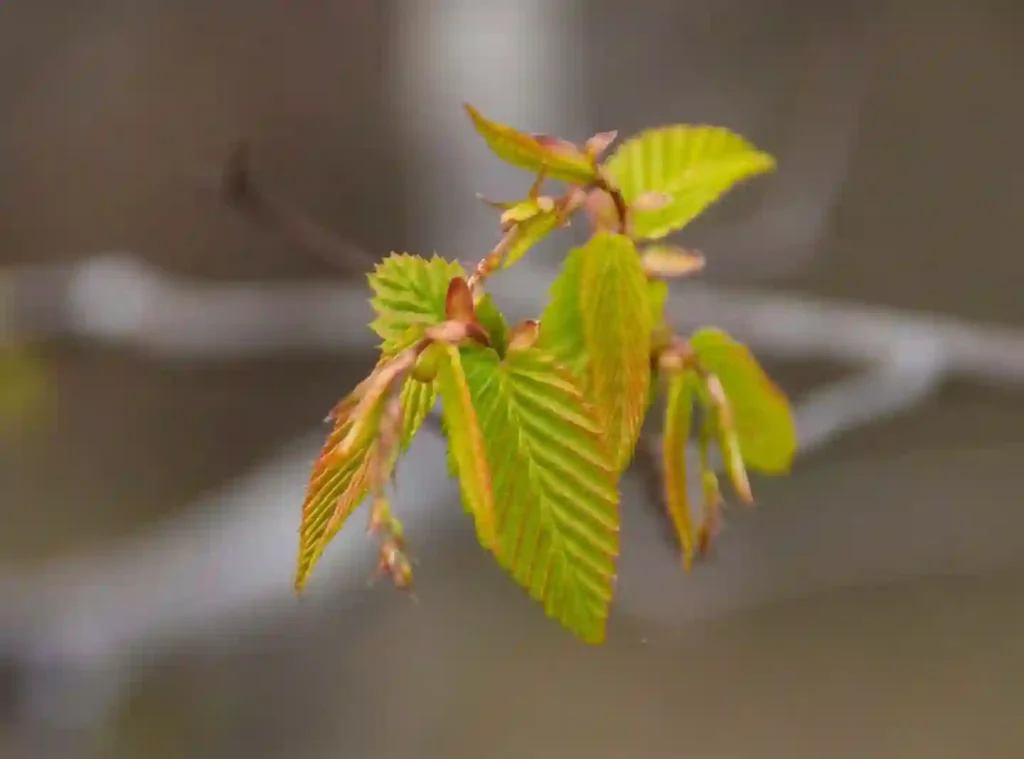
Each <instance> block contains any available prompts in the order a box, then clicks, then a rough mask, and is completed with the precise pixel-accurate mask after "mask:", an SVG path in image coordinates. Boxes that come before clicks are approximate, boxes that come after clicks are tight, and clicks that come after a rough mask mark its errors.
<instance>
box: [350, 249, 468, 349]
mask: <svg viewBox="0 0 1024 759" xmlns="http://www.w3.org/2000/svg"><path fill="white" fill-rule="evenodd" d="M461 276H465V272H464V271H463V269H462V266H460V265H459V264H458V262H455V261H446V260H444V259H443V258H440V257H438V256H434V257H433V258H431V259H429V260H428V259H426V258H420V257H419V256H412V255H409V254H407V253H392V254H391V255H390V256H388V257H387V258H385V259H384V260H383V261H381V262H380V263H379V264H377V266H376V268H375V269H374V271H373V273H371V274H370V275H369V280H370V288H371V289H372V290H373V293H374V295H373V298H372V299H371V301H370V305H372V306H373V310H374V312H375V313H376V314H377V318H376V319H374V320H373V322H372V323H371V324H370V327H371V328H372V329H373V331H374V332H376V333H377V334H378V335H379V336H380V337H381V339H382V340H383V341H384V342H383V344H382V345H381V352H382V353H384V354H385V355H394V354H396V353H398V352H400V351H402V350H404V349H405V348H408V347H409V346H411V345H413V344H415V342H416V340H418V339H419V337H421V336H422V332H420V331H419V330H420V329H422V328H425V327H427V326H430V325H433V324H440V323H441V322H443V321H444V320H445V296H446V295H447V293H448V283H449V281H451V279H452V277H461Z"/></svg>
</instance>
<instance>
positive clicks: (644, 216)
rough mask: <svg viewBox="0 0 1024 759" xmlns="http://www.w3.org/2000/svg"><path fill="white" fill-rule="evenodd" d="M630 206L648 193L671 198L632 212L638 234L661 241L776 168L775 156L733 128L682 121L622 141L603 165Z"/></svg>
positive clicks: (640, 236) (635, 230)
mask: <svg viewBox="0 0 1024 759" xmlns="http://www.w3.org/2000/svg"><path fill="white" fill-rule="evenodd" d="M603 168H604V172H605V174H606V176H607V177H608V178H609V179H610V180H611V181H612V183H613V184H614V185H615V186H616V187H618V188H619V190H620V191H621V192H622V195H623V197H624V198H625V200H626V203H627V205H628V204H630V203H632V202H633V201H635V200H637V199H638V198H640V197H641V196H642V195H644V194H645V193H652V192H657V193H662V194H665V195H668V196H669V197H670V198H671V201H670V202H669V203H668V204H666V205H665V206H663V207H662V208H659V209H657V210H641V209H633V210H632V223H633V233H634V235H635V236H636V237H638V238H645V239H657V238H660V237H664V236H665V235H667V234H669V233H671V232H674V231H675V230H677V229H682V228H683V227H684V226H686V225H687V224H689V223H690V222H691V221H692V220H693V219H694V218H695V217H696V216H698V215H699V214H700V213H701V212H703V211H704V210H705V209H706V208H707V207H708V206H710V205H711V204H712V203H714V202H715V201H716V200H718V198H719V197H721V196H722V195H723V194H724V193H725V192H726V191H727V190H729V189H730V188H731V187H732V186H733V185H735V184H736V183H738V182H740V181H742V180H744V179H748V178H750V177H752V176H755V175H757V174H762V173H764V172H767V171H771V170H773V169H774V168H775V159H774V158H772V157H771V156H770V155H768V154H767V153H763V152H761V151H760V150H758V149H757V148H755V147H754V146H753V145H751V144H750V143H749V142H747V141H746V140H745V139H743V138H742V137H740V136H739V135H738V134H735V133H733V132H731V131H729V130H728V129H722V128H719V127H709V126H687V125H684V124H678V125H675V126H667V127H662V128H660V129H652V130H650V131H647V132H643V133H641V134H639V135H637V136H636V137H633V138H632V139H630V140H627V141H626V142H624V143H622V144H621V145H620V146H619V148H618V149H617V150H616V151H615V153H613V154H612V156H611V157H610V158H609V159H608V161H607V162H606V163H605V164H604V167H603Z"/></svg>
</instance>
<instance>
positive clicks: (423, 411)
mask: <svg viewBox="0 0 1024 759" xmlns="http://www.w3.org/2000/svg"><path fill="white" fill-rule="evenodd" d="M436 403H437V383H435V382H420V381H418V380H416V379H414V378H412V377H408V378H407V379H406V380H405V381H404V382H403V383H402V448H403V450H404V449H405V448H408V447H409V444H410V443H412V439H413V437H414V436H415V435H416V433H417V432H418V431H419V428H420V427H421V426H423V422H424V420H425V419H426V418H427V415H428V414H429V413H430V412H431V410H432V409H433V408H434V404H436Z"/></svg>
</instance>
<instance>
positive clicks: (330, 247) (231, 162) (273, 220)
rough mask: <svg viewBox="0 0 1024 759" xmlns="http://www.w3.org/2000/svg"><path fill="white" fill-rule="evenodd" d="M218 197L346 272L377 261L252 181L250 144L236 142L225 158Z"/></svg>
mask: <svg viewBox="0 0 1024 759" xmlns="http://www.w3.org/2000/svg"><path fill="white" fill-rule="evenodd" d="M221 197H222V198H223V199H224V202H225V203H227V205H228V206H229V207H230V208H233V209H234V210H236V211H238V212H239V213H241V214H243V215H244V216H245V217H246V218H248V219H249V220H250V221H253V222H256V223H258V224H261V225H262V226H263V227H264V228H265V229H268V230H269V231H272V232H274V233H275V234H277V235H279V236H281V237H283V238H284V239H285V240H287V241H288V242H290V243H292V244H294V245H295V246H296V247H297V248H299V249H301V250H303V251H305V252H306V253H310V254H312V255H314V256H316V257H317V258H319V259H320V260H322V261H324V262H326V263H328V264H330V265H331V266H335V267H337V268H338V269H340V270H341V271H343V272H345V273H346V274H362V273H364V272H366V271H367V270H368V269H370V268H372V267H373V266H374V265H375V264H376V263H377V259H376V258H375V257H374V256H373V255H371V254H370V253H369V252H367V251H366V250H364V249H362V248H360V247H359V246H358V245H353V244H352V243H349V242H346V241H345V240H342V239H341V238H340V237H338V236H337V235H336V234H335V233H334V232H332V231H331V230H329V229H328V228H327V227H325V226H323V225H322V224H320V223H318V222H316V221H314V220H313V219H312V218H310V217H309V215H308V214H306V213H305V212H304V211H303V210H301V209H300V208H298V207H297V206H295V205H293V204H292V203H291V202H290V201H289V200H287V199H286V198H284V197H283V196H281V195H278V194H277V193H275V192H273V191H271V190H268V189H267V188H266V187H263V186H261V185H258V184H257V183H256V182H254V181H253V177H252V170H251V168H250V161H249V145H248V143H246V142H244V141H242V142H239V143H238V144H237V145H236V146H235V148H234V149H233V150H232V151H231V154H230V155H229V156H228V158H227V161H226V162H225V165H224V172H223V174H222V176H221Z"/></svg>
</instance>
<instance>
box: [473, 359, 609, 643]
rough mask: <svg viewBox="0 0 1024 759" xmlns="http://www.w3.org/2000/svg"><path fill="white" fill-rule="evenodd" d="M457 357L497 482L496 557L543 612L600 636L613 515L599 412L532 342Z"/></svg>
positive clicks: (595, 639) (593, 638) (583, 633)
mask: <svg viewBox="0 0 1024 759" xmlns="http://www.w3.org/2000/svg"><path fill="white" fill-rule="evenodd" d="M462 358H463V366H464V368H465V372H466V380H467V384H468V387H469V390H470V393H471V396H472V402H473V406H474V407H475V408H476V411H477V414H478V416H479V420H480V427H481V430H482V432H483V436H482V439H483V442H484V446H485V449H486V460H487V465H488V467H489V468H490V471H491V479H492V482H493V485H494V491H493V492H494V499H495V505H496V509H497V517H498V535H499V541H500V546H501V550H500V552H499V553H498V561H499V562H500V563H501V564H502V566H504V567H505V568H506V569H507V570H508V571H509V572H510V573H511V574H512V576H513V577H514V578H515V580H516V581H517V582H518V583H519V584H520V585H521V586H523V587H524V588H525V589H526V590H527V591H528V592H529V594H530V595H531V596H532V597H533V598H534V599H536V600H537V601H539V602H541V603H542V604H543V605H544V609H545V611H546V613H547V614H548V615H549V616H551V617H552V618H554V619H556V620H558V621H559V622H560V623H561V624H562V625H564V626H565V627H566V628H568V629H569V630H571V631H573V632H574V633H575V634H576V635H578V636H579V637H580V638H582V639H583V640H584V641H587V642H589V643H600V642H602V641H603V640H604V635H605V624H606V620H607V617H608V610H609V607H610V605H611V600H612V595H613V590H614V587H613V586H614V577H615V571H616V569H615V568H616V559H617V557H618V529H619V518H618V493H617V489H616V484H615V483H616V472H615V468H614V464H613V462H612V460H611V458H610V456H609V455H608V453H607V451H606V449H605V447H604V445H603V443H602V440H601V426H600V424H599V422H598V420H597V418H596V415H595V413H594V412H593V410H592V409H591V408H589V407H588V405H587V403H586V401H585V400H584V398H583V394H582V391H581V389H580V387H579V385H578V383H577V381H576V380H575V378H574V377H573V376H572V375H571V374H569V373H568V372H567V371H566V370H565V369H564V368H563V367H561V366H560V365H559V364H558V363H557V362H556V361H555V359H554V358H553V357H551V356H550V355H549V354H547V353H546V352H544V351H542V350H540V349H538V348H524V349H521V350H516V351H511V352H510V353H509V354H508V356H507V357H506V358H505V360H504V361H499V360H498V357H497V356H496V355H495V354H494V353H493V352H491V351H486V350H482V349H465V350H464V351H463V356H462ZM460 471H461V464H460Z"/></svg>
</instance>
